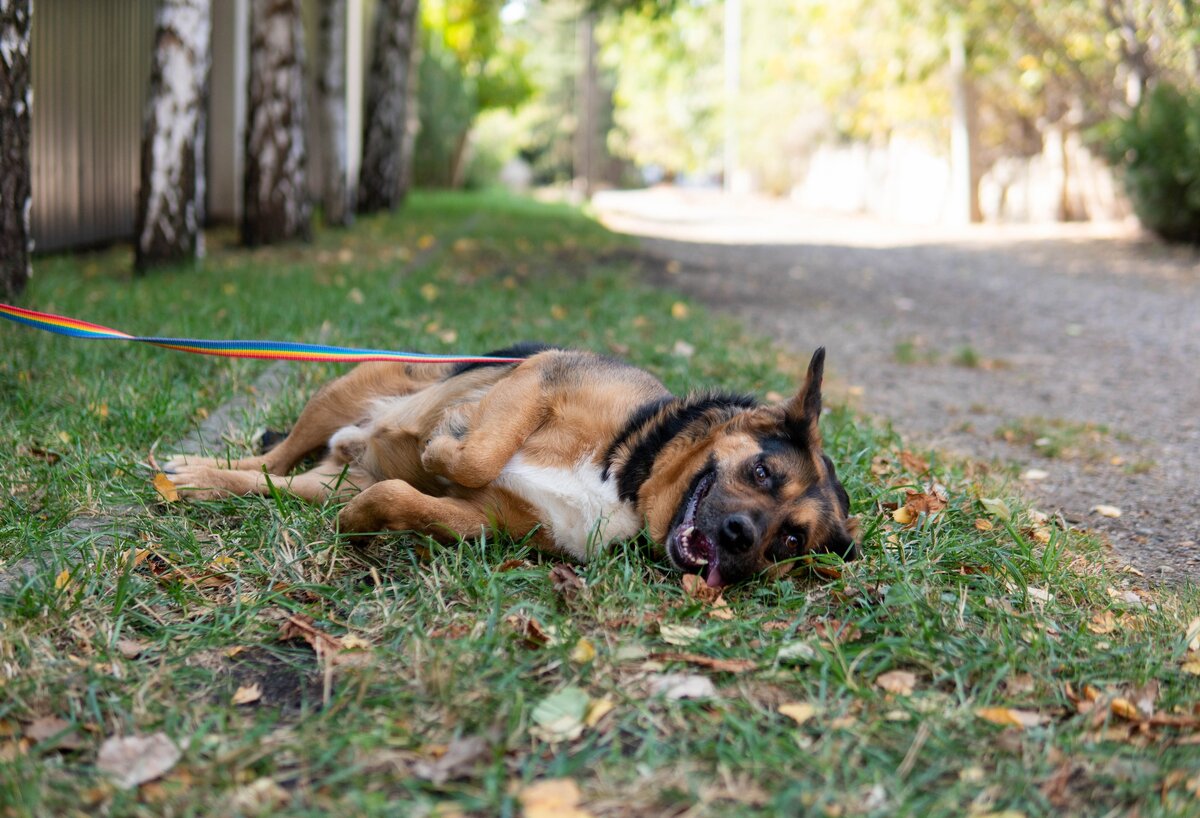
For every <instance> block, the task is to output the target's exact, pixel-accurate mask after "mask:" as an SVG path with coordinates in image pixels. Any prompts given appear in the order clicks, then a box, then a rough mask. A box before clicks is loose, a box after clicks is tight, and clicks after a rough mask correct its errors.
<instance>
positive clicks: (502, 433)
mask: <svg viewBox="0 0 1200 818" xmlns="http://www.w3.org/2000/svg"><path fill="white" fill-rule="evenodd" d="M541 377H542V376H541V373H540V371H539V370H537V369H535V368H529V369H521V368H518V369H517V370H516V371H515V372H513V373H512V374H511V375H509V376H508V377H507V378H505V379H504V380H502V381H500V382H499V383H497V384H496V385H495V386H493V387H492V388H491V390H490V391H488V393H487V394H486V395H484V397H483V399H482V400H480V401H479V403H476V404H467V405H463V406H458V407H455V408H454V409H451V410H449V411H448V412H447V414H446V417H445V418H444V419H443V422H442V424H441V425H440V426H439V427H438V430H437V431H436V432H435V433H434V435H433V436H432V437H431V438H430V439H429V440H428V441H427V442H426V444H425V448H424V450H423V451H422V453H421V465H422V466H423V467H424V468H425V469H426V470H427V471H429V472H432V473H433V474H438V475H441V476H443V477H445V478H447V479H449V480H451V481H452V482H454V483H457V484H458V485H460V486H465V487H467V488H482V487H484V486H486V485H488V484H489V483H491V482H492V481H493V480H495V479H496V478H497V477H499V476H500V471H501V470H502V469H503V468H504V466H505V465H506V464H507V463H508V461H509V460H511V459H512V456H513V455H514V454H516V453H517V450H519V449H520V448H521V446H523V445H524V444H525V440H526V438H528V437H529V436H530V435H531V434H533V432H534V431H535V430H536V429H537V428H538V427H539V426H541V425H542V423H544V422H545V420H546V416H547V410H548V405H547V401H546V397H545V395H544V394H543V392H542V389H541Z"/></svg>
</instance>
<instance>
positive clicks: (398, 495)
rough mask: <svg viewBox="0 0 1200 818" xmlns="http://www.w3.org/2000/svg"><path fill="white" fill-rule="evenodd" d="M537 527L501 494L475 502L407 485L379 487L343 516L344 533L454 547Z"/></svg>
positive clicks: (387, 482) (340, 520) (483, 496)
mask: <svg viewBox="0 0 1200 818" xmlns="http://www.w3.org/2000/svg"><path fill="white" fill-rule="evenodd" d="M536 525H537V521H536V519H535V518H534V517H533V515H532V513H531V512H530V510H528V509H525V508H522V507H520V506H519V505H517V504H515V503H512V502H510V501H508V500H507V498H505V497H503V496H500V495H499V494H497V493H495V492H489V491H484V492H479V493H477V494H476V495H475V496H474V497H472V499H470V500H465V499H461V498H456V497H432V496H430V495H428V494H423V493H422V492H421V491H419V490H418V489H416V488H414V487H413V486H412V485H410V484H409V483H406V482H405V481H403V480H383V481H381V482H379V483H376V484H375V485H373V486H371V487H370V488H368V489H367V490H366V491H364V492H363V493H362V494H360V495H358V496H357V497H355V498H354V499H353V500H351V501H350V502H349V503H348V504H347V505H346V506H345V507H344V508H343V509H342V511H341V513H340V514H338V530H339V531H341V532H342V533H343V534H378V533H380V532H384V531H413V532H416V533H418V534H427V535H429V536H431V537H433V538H434V539H436V540H439V541H441V542H448V543H455V542H458V541H459V540H466V539H472V538H475V537H478V536H479V535H480V534H481V533H482V532H483V531H486V530H488V529H489V528H493V527H494V528H499V529H503V530H504V531H507V532H508V533H510V534H512V535H514V536H520V535H521V534H523V533H524V532H528V531H532V530H533V528H534V527H535V526H536Z"/></svg>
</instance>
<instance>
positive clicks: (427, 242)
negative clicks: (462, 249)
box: [417, 233, 437, 250]
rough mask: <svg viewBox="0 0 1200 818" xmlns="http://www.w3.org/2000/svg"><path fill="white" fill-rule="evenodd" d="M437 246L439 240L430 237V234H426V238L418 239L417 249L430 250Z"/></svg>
mask: <svg viewBox="0 0 1200 818" xmlns="http://www.w3.org/2000/svg"><path fill="white" fill-rule="evenodd" d="M435 244H437V239H435V238H434V237H433V236H431V235H429V234H428V233H427V234H425V235H424V236H421V238H419V239H417V249H418V250H428V249H429V248H430V247H433V245H435Z"/></svg>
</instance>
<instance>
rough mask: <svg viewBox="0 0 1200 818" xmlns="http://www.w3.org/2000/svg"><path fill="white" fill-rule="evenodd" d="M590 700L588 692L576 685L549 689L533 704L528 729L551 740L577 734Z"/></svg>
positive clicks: (554, 741)
mask: <svg viewBox="0 0 1200 818" xmlns="http://www.w3.org/2000/svg"><path fill="white" fill-rule="evenodd" d="M590 703H591V699H590V698H589V697H588V694H587V693H586V692H585V691H584V690H582V689H581V688H578V687H574V686H567V687H564V688H563V689H562V690H559V691H558V692H557V693H551V694H550V695H549V696H547V697H546V698H544V699H542V700H541V701H540V702H538V703H537V706H535V707H534V708H533V712H532V713H531V714H530V719H532V720H533V724H534V726H533V727H531V728H530V733H532V734H533V735H534V736H535V737H537V738H540V739H542V740H543V741H547V742H550V743H552V744H553V743H557V742H560V741H570V740H572V739H575V738H578V737H579V735H580V734H581V733H583V720H584V719H585V718H586V717H587V710H588V705H589V704H590Z"/></svg>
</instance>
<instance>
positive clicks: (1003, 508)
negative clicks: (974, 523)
mask: <svg viewBox="0 0 1200 818" xmlns="http://www.w3.org/2000/svg"><path fill="white" fill-rule="evenodd" d="M979 505H981V506H983V509H984V511H986V512H987V513H988V514H991V515H992V516H993V517H999V518H1000V519H1001V520H1004V521H1008V520H1010V519H1012V511H1010V510H1009V508H1008V503H1006V502H1004V501H1003V500H1001V499H1000V498H998V497H980V498H979Z"/></svg>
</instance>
